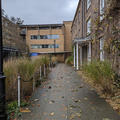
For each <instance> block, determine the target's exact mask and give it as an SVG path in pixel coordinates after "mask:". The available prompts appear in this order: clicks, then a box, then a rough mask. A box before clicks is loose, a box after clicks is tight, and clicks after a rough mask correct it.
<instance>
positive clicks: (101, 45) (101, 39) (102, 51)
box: [100, 38, 104, 61]
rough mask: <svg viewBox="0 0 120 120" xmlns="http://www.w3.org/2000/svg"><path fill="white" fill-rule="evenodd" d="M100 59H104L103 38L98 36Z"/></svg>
mask: <svg viewBox="0 0 120 120" xmlns="http://www.w3.org/2000/svg"><path fill="white" fill-rule="evenodd" d="M100 61H104V38H100Z"/></svg>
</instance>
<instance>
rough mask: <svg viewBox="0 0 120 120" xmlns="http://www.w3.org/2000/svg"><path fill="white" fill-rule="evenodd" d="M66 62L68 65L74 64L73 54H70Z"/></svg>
mask: <svg viewBox="0 0 120 120" xmlns="http://www.w3.org/2000/svg"><path fill="white" fill-rule="evenodd" d="M65 63H66V64H68V65H73V56H69V57H68V58H67V59H66V60H65Z"/></svg>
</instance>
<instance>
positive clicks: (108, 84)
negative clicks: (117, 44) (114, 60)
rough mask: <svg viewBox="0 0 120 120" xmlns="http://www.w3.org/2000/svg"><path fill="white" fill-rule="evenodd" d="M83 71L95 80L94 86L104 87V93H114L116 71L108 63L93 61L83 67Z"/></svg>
mask: <svg viewBox="0 0 120 120" xmlns="http://www.w3.org/2000/svg"><path fill="white" fill-rule="evenodd" d="M83 71H84V72H85V73H86V74H87V76H88V77H90V78H91V79H92V80H93V83H94V84H98V85H100V86H101V87H102V90H103V92H106V93H109V94H113V93H114V87H115V86H114V85H113V84H114V71H113V70H112V66H111V64H110V62H108V61H93V62H91V63H89V64H86V65H84V66H83Z"/></svg>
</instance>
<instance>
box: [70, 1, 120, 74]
mask: <svg viewBox="0 0 120 120" xmlns="http://www.w3.org/2000/svg"><path fill="white" fill-rule="evenodd" d="M115 30H116V31H119V30H120V1H119V0H111V1H110V0H79V3H78V7H77V10H76V13H75V16H74V20H73V23H72V40H73V44H74V67H75V68H76V69H77V70H78V69H79V68H80V67H81V66H82V65H83V64H84V63H87V62H91V61H92V60H96V59H97V60H101V61H104V60H109V61H110V62H111V64H112V66H113V68H114V69H115V70H116V71H117V72H118V73H120V56H119V53H120V49H119V47H118V46H120V39H119V38H120V33H118V32H115ZM113 33H116V34H113ZM115 42H116V44H115ZM113 43H114V45H113ZM115 48H116V49H115ZM113 52H114V53H113Z"/></svg>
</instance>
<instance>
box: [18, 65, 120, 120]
mask: <svg viewBox="0 0 120 120" xmlns="http://www.w3.org/2000/svg"><path fill="white" fill-rule="evenodd" d="M32 101H33V102H32V105H31V106H30V107H29V109H30V110H31V112H30V113H24V114H23V115H22V117H21V118H20V119H19V120H120V116H119V115H118V114H117V113H116V112H115V111H113V109H112V108H111V107H110V105H109V104H108V103H106V102H105V100H104V99H102V98H100V97H99V96H98V95H97V94H96V92H95V91H94V90H92V89H91V88H90V87H89V86H88V85H86V84H85V83H84V82H83V81H82V79H81V78H80V76H78V75H77V73H76V72H74V70H73V68H71V67H69V66H67V65H64V64H58V65H57V66H56V67H55V68H54V69H53V70H52V72H51V73H50V75H49V79H48V82H46V83H45V84H44V85H43V86H42V87H40V88H38V89H37V90H36V92H35V93H34V95H33V97H32Z"/></svg>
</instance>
